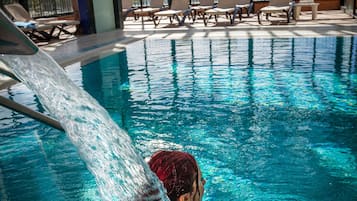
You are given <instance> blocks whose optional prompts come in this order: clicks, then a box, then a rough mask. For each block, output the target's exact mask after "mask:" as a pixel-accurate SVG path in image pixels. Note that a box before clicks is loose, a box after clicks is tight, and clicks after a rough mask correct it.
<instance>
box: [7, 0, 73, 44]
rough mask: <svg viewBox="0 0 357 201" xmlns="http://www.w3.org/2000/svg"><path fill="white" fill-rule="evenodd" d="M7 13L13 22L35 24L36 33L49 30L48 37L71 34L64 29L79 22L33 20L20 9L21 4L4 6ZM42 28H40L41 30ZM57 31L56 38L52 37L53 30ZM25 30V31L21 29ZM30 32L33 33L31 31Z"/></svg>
mask: <svg viewBox="0 0 357 201" xmlns="http://www.w3.org/2000/svg"><path fill="white" fill-rule="evenodd" d="M4 8H5V9H6V11H7V13H8V14H9V15H10V16H11V18H12V20H13V21H15V22H33V23H36V24H37V28H36V31H40V30H41V31H44V29H45V28H51V30H50V32H49V36H51V37H55V38H58V37H59V36H60V34H61V33H62V32H64V33H66V34H73V33H70V32H69V31H67V30H66V29H65V28H66V27H67V26H70V25H78V24H79V21H77V20H59V19H57V18H40V19H33V18H32V17H31V15H30V13H29V12H27V10H25V8H24V7H22V5H21V4H18V3H14V4H7V5H4ZM41 27H42V28H41ZM56 29H58V33H57V35H56V36H53V34H54V32H55V30H56ZM22 30H26V29H22ZM32 31H35V29H33V30H32ZM42 33H43V32H42Z"/></svg>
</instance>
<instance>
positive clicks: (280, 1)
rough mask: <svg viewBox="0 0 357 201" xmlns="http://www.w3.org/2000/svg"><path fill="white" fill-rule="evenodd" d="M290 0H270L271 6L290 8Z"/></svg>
mask: <svg viewBox="0 0 357 201" xmlns="http://www.w3.org/2000/svg"><path fill="white" fill-rule="evenodd" d="M289 3H290V0H270V2H269V5H270V6H289Z"/></svg>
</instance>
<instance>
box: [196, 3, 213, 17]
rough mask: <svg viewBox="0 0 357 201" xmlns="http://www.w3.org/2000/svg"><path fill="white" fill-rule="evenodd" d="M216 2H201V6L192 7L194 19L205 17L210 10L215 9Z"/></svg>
mask: <svg viewBox="0 0 357 201" xmlns="http://www.w3.org/2000/svg"><path fill="white" fill-rule="evenodd" d="M214 7H215V5H214V0H200V4H199V5H196V6H191V9H192V10H193V12H194V17H195V18H196V17H197V16H203V15H204V12H205V11H206V10H208V9H212V8H214Z"/></svg>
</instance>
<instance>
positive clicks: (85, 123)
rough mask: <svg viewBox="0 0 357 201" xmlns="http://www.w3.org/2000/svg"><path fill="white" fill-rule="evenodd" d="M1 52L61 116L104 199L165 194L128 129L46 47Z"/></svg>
mask: <svg viewBox="0 0 357 201" xmlns="http://www.w3.org/2000/svg"><path fill="white" fill-rule="evenodd" d="M0 58H1V59H2V60H3V61H4V62H5V63H6V64H7V65H8V66H9V67H10V68H11V69H12V70H13V72H14V73H15V74H16V76H17V77H18V78H20V79H21V80H22V81H23V83H24V84H26V85H27V86H28V87H29V88H30V89H31V90H33V91H34V92H35V93H36V94H37V95H38V97H39V99H40V101H41V102H42V103H43V105H44V106H45V107H46V109H47V110H48V111H49V112H50V113H51V114H52V115H53V116H54V117H55V118H56V119H58V120H59V121H60V123H61V125H62V126H63V127H64V128H65V130H66V133H67V134H68V136H69V138H70V140H71V141H72V143H73V144H74V145H75V146H76V147H77V149H78V152H79V153H80V156H81V158H82V159H83V160H84V161H85V163H86V165H87V167H88V169H89V170H90V171H91V172H92V174H93V175H94V176H95V178H96V182H97V186H98V188H99V192H100V194H101V197H102V199H103V200H140V199H144V200H167V198H166V195H165V190H164V189H163V187H162V186H161V184H160V183H159V182H158V180H157V178H156V177H155V176H153V174H152V172H151V171H150V169H149V167H148V166H147V164H146V163H145V162H144V160H143V159H142V157H141V156H140V155H138V154H137V152H136V150H135V148H134V147H133V146H132V144H131V139H130V137H129V136H128V135H127V134H126V132H125V131H123V130H122V129H120V128H119V127H118V126H117V124H116V123H114V122H113V121H112V120H111V118H110V116H109V115H108V113H107V112H106V110H105V109H104V108H102V107H101V106H99V104H98V103H97V101H96V100H95V99H93V98H92V97H91V96H90V95H88V94H87V93H86V92H85V91H84V90H81V89H80V88H78V87H77V86H76V85H75V84H74V83H73V82H72V81H71V80H70V79H69V78H68V77H67V76H66V75H65V73H64V71H63V69H62V68H61V67H60V66H58V64H56V62H55V61H54V60H53V59H52V58H50V57H49V56H48V55H47V54H45V53H44V52H42V51H39V52H38V53H37V54H35V55H33V56H18V55H2V56H1V57H0ZM0 176H1V175H0ZM155 191H158V192H155ZM153 192H155V194H154V195H151V194H153ZM88 193H89V194H91V193H90V192H88ZM140 195H150V196H151V197H150V196H147V197H146V198H141V196H140Z"/></svg>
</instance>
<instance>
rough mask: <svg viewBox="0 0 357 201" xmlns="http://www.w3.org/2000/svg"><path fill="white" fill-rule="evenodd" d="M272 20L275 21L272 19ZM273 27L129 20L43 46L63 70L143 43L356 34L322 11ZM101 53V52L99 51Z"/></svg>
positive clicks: (346, 21) (249, 21)
mask: <svg viewBox="0 0 357 201" xmlns="http://www.w3.org/2000/svg"><path fill="white" fill-rule="evenodd" d="M271 19H272V20H273V18H271ZM274 20H280V21H275V23H274V24H271V23H269V22H267V21H264V22H263V24H262V25H259V23H258V20H257V16H255V15H253V16H251V17H249V18H248V17H243V19H242V21H241V22H239V20H238V19H237V20H236V23H235V24H234V25H230V24H229V22H228V20H226V19H225V18H219V20H218V21H219V23H218V24H214V23H213V22H214V20H212V23H209V24H208V26H204V23H203V21H202V19H198V20H197V21H196V22H195V23H191V21H190V20H187V21H186V23H185V25H184V26H177V25H175V24H174V25H170V23H169V20H168V19H163V20H161V22H160V24H159V26H157V27H155V26H154V23H153V21H151V20H149V18H147V17H145V18H144V20H142V19H141V18H140V19H139V20H134V18H128V19H127V20H126V21H125V23H124V27H125V28H124V30H116V31H113V32H107V33H99V34H93V35H87V36H78V37H76V38H72V39H69V40H63V41H59V42H57V43H52V44H48V45H45V46H42V48H43V49H44V50H45V51H46V52H48V53H49V54H50V55H51V56H53V57H54V59H55V60H57V61H58V62H59V63H60V64H61V65H62V66H66V65H68V64H70V63H73V62H75V61H79V60H83V59H85V58H89V57H91V56H93V54H98V52H102V51H104V50H108V49H111V50H114V51H115V50H117V49H118V48H119V49H120V48H122V47H124V46H125V45H126V44H128V43H131V42H133V41H136V40H140V39H144V38H147V39H154V38H155V39H189V38H210V39H216V38H271V37H321V36H343V35H356V34H357V20H356V19H353V18H352V17H351V16H350V15H348V14H346V13H344V12H343V11H342V10H330V11H319V12H318V15H317V19H316V20H311V11H307V12H302V14H301V16H300V20H299V21H292V22H291V23H289V24H287V23H284V22H282V20H281V19H279V18H276V19H274ZM98 50H99V51H98Z"/></svg>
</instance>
